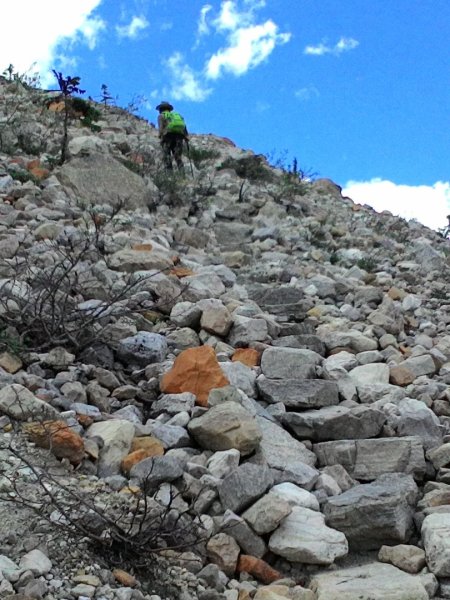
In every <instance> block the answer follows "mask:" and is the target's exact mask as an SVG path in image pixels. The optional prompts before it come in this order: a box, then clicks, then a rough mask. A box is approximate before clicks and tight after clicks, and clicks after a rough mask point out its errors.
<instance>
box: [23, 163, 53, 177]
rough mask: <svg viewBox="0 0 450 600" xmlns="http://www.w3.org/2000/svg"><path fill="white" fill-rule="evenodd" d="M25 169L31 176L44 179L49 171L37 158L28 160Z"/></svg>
mask: <svg viewBox="0 0 450 600" xmlns="http://www.w3.org/2000/svg"><path fill="white" fill-rule="evenodd" d="M27 170H28V172H29V173H31V175H33V177H35V178H36V179H39V180H41V179H46V177H48V176H49V175H50V171H49V170H48V169H45V168H44V167H42V165H41V161H40V160H39V159H38V158H35V159H34V160H30V161H29V162H28V163H27Z"/></svg>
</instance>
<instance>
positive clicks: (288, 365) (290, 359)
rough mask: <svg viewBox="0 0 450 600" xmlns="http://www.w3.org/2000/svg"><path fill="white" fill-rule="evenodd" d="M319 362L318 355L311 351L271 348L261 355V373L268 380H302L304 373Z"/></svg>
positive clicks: (319, 357)
mask: <svg viewBox="0 0 450 600" xmlns="http://www.w3.org/2000/svg"><path fill="white" fill-rule="evenodd" d="M321 362H322V357H321V356H320V354H317V352H313V351H312V350H306V349H304V348H280V347H278V348H276V347H271V348H267V349H266V350H264V352H263V354H262V357H261V371H262V373H263V375H265V376H266V377H268V378H269V379H285V378H293V379H304V373H305V372H310V368H311V367H316V366H317V365H319V364H320V363H321Z"/></svg>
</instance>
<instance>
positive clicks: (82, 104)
mask: <svg viewBox="0 0 450 600" xmlns="http://www.w3.org/2000/svg"><path fill="white" fill-rule="evenodd" d="M70 105H71V108H72V110H73V111H74V112H76V113H81V114H82V115H83V117H82V119H81V122H82V124H83V125H84V126H85V127H89V128H90V129H91V130H92V131H96V132H98V131H100V130H101V128H100V127H99V126H98V125H95V121H98V120H99V119H100V117H101V113H100V111H99V110H97V109H96V108H94V106H92V104H91V103H90V102H87V101H86V100H83V98H71V99H70Z"/></svg>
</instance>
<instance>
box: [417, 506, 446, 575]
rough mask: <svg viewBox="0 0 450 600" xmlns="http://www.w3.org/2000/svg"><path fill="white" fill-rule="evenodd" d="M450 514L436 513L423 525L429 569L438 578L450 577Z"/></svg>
mask: <svg viewBox="0 0 450 600" xmlns="http://www.w3.org/2000/svg"><path fill="white" fill-rule="evenodd" d="M449 531H450V513H435V514H431V515H428V516H427V517H425V519H424V521H423V523H422V540H423V545H424V548H425V556H426V560H427V565H428V568H429V569H430V571H431V572H432V573H434V574H435V575H436V576H437V577H450V536H449Z"/></svg>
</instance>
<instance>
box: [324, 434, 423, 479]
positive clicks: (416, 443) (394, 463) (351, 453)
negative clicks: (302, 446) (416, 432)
mask: <svg viewBox="0 0 450 600" xmlns="http://www.w3.org/2000/svg"><path fill="white" fill-rule="evenodd" d="M314 452H315V454H316V455H317V458H318V460H319V465H320V466H321V467H325V466H327V465H335V464H340V465H342V466H343V467H344V468H345V469H346V470H347V472H348V473H349V475H350V476H351V477H353V478H354V479H358V480H360V481H371V480H373V479H376V478H377V477H378V476H379V475H382V474H384V473H406V474H412V475H413V476H414V477H415V478H416V479H418V480H421V479H423V477H424V475H425V471H426V465H425V458H424V452H423V446H422V440H421V439H420V438H418V437H413V436H412V437H403V438H374V439H368V440H339V441H331V442H320V443H318V444H315V445H314Z"/></svg>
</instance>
